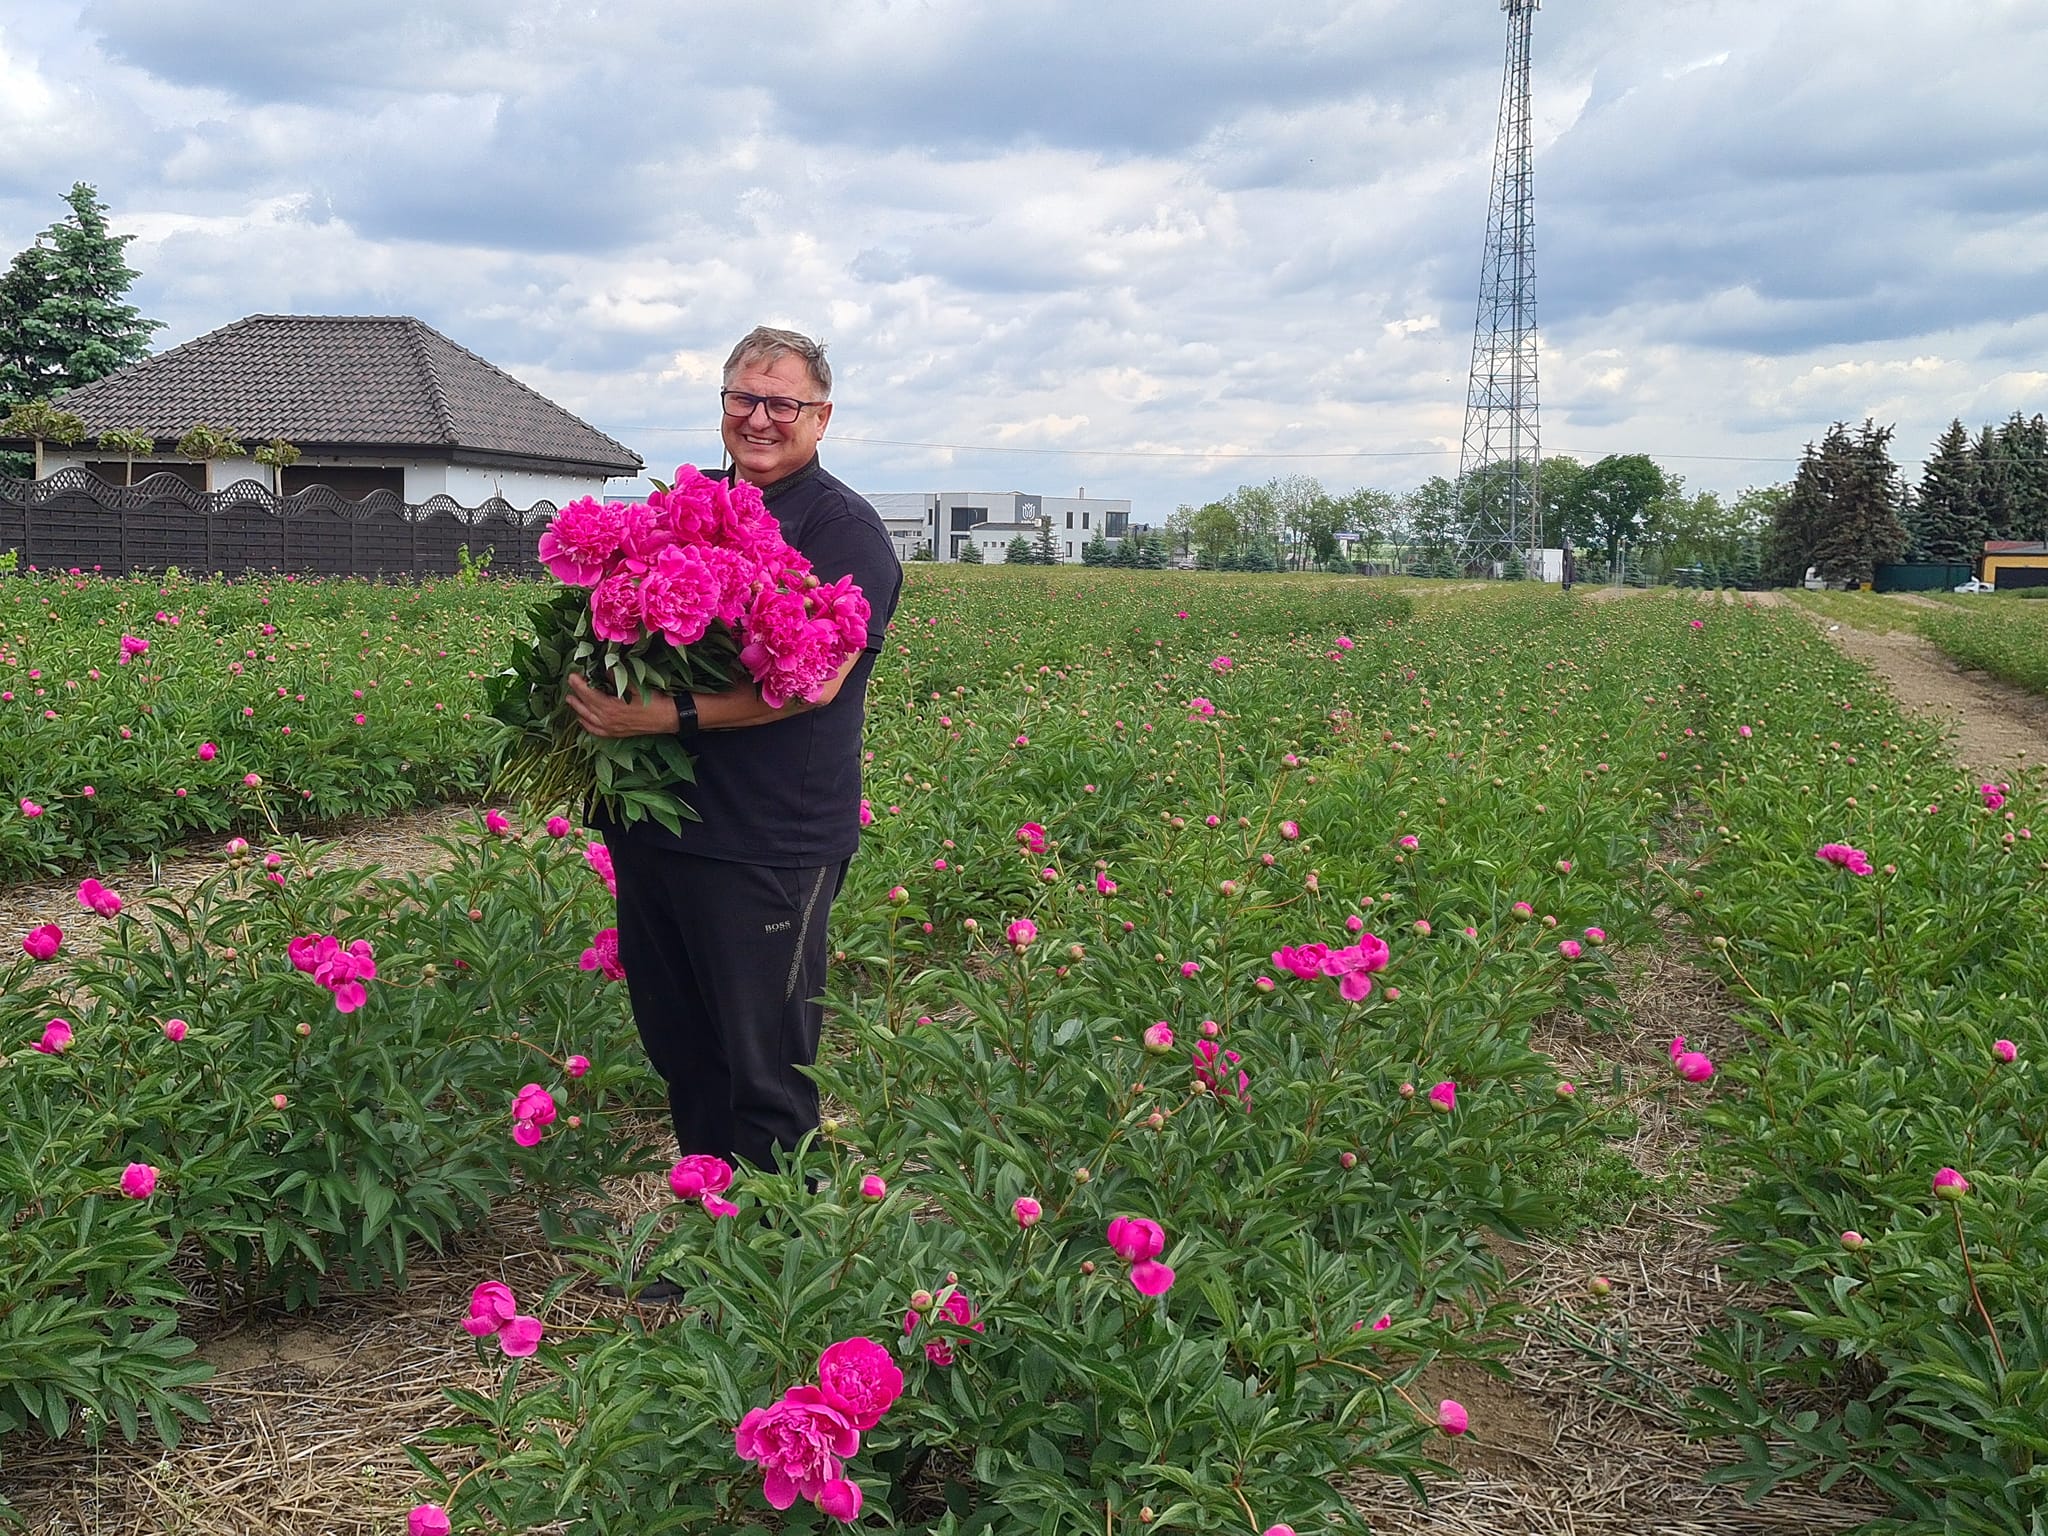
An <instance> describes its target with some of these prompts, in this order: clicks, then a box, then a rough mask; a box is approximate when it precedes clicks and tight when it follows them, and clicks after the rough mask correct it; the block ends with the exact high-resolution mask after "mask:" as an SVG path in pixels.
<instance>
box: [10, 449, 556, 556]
mask: <svg viewBox="0 0 2048 1536" xmlns="http://www.w3.org/2000/svg"><path fill="white" fill-rule="evenodd" d="M556 510H557V509H556V507H555V505H554V503H553V502H549V501H537V502H535V503H534V504H533V505H532V506H530V507H528V508H526V509H525V510H523V511H522V510H520V509H518V508H516V507H514V506H512V505H511V504H510V503H509V502H505V501H501V500H498V499H497V498H495V497H493V498H492V499H491V500H489V501H487V502H485V503H484V504H483V505H482V506H480V507H465V506H462V505H460V504H458V503H457V502H456V501H455V500H453V499H452V498H451V497H447V496H434V497H430V498H429V499H428V500H426V501H423V502H419V503H417V504H414V503H412V502H408V501H405V500H403V499H401V498H400V497H399V496H397V495H395V494H394V493H392V492H390V491H372V492H371V493H370V494H369V495H367V496H365V497H364V498H363V499H362V500H361V501H351V500H349V499H348V498H346V497H344V496H341V495H338V494H337V493H336V492H334V491H333V490H331V489H330V488H328V487H327V486H324V485H314V486H308V487H307V488H306V489H305V490H303V491H295V492H294V493H293V494H291V495H289V496H277V495H274V494H272V492H271V491H270V489H269V488H268V487H267V486H263V485H259V484H257V483H256V482H255V481H254V480H240V481H237V482H236V483H235V484H233V485H231V486H229V487H227V488H226V489H225V490H220V491H211V492H208V491H195V490H193V489H192V488H191V487H190V486H188V485H186V484H185V483H184V482H183V481H181V480H179V479H178V478H177V477H176V476H173V475H164V474H158V475H151V476H149V477H148V478H147V479H145V480H142V481H139V482H138V483H136V484H135V485H133V486H119V485H109V484H107V483H106V482H105V481H104V480H102V479H100V478H99V476H97V475H95V474H93V473H92V472H91V471H89V470H83V469H77V468H70V469H60V470H58V471H57V472H56V473H55V474H53V475H48V476H45V477H44V478H43V479H41V480H15V479H11V478H8V477H7V476H4V475H0V553H4V552H5V551H7V550H10V549H11V550H15V551H18V552H19V559H20V562H21V564H22V565H23V566H30V565H33V566H36V567H38V568H39V569H42V570H53V569H55V570H69V569H71V568H72V567H74V566H76V567H79V568H81V569H88V570H90V569H94V568H97V569H98V570H100V571H102V572H104V573H106V574H109V575H114V574H126V573H127V572H130V571H161V570H164V569H165V568H166V567H169V566H173V565H175V566H177V567H178V568H179V569H180V570H182V571H184V572H186V573H188V574H199V573H210V572H215V571H220V572H224V573H226V574H228V575H231V576H233V575H240V574H242V573H243V572H245V571H296V572H299V573H301V574H304V575H311V576H404V575H443V576H445V575H451V574H453V573H454V571H455V569H456V565H457V555H456V552H457V551H458V550H460V549H462V548H463V547H464V546H465V545H466V546H468V549H469V553H470V556H471V558H472V559H481V558H482V557H483V555H484V552H485V551H486V550H488V551H489V552H490V554H491V571H492V573H493V574H494V575H501V576H531V575H538V574H540V572H541V570H542V566H541V564H540V559H539V557H538V555H537V554H536V552H535V547H534V546H535V544H536V541H538V539H539V538H540V533H541V529H542V528H544V527H545V526H546V525H547V522H548V520H549V519H550V518H552V517H553V516H554V515H555V512H556Z"/></svg>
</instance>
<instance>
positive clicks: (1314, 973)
mask: <svg viewBox="0 0 2048 1536" xmlns="http://www.w3.org/2000/svg"><path fill="white" fill-rule="evenodd" d="M1329 958H1330V946H1329V945H1327V944H1289V945H1284V946H1282V947H1281V948H1279V949H1276V950H1274V951H1273V963H1274V964H1275V965H1276V966H1278V967H1279V968H1280V969H1281V970H1283V971H1286V972H1288V973H1289V974H1290V975H1294V976H1298V977H1300V978H1301V979H1302V980H1303V981H1311V980H1313V979H1315V978H1316V977H1318V976H1321V975H1323V974H1324V971H1323V966H1324V964H1325V963H1326V962H1327V961H1328V960H1329Z"/></svg>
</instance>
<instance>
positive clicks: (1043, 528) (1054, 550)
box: [1031, 517, 1060, 565]
mask: <svg viewBox="0 0 2048 1536" xmlns="http://www.w3.org/2000/svg"><path fill="white" fill-rule="evenodd" d="M1031 558H1032V559H1033V560H1035V561H1037V562H1038V564H1040V565H1058V564H1059V563H1060V552H1059V548H1058V546H1056V545H1055V544H1054V543H1053V541H1052V519H1051V518H1049V517H1041V518H1039V520H1038V542H1037V543H1036V544H1034V545H1033V546H1032V548H1031Z"/></svg>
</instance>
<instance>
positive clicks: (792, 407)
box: [718, 389, 827, 427]
mask: <svg viewBox="0 0 2048 1536" xmlns="http://www.w3.org/2000/svg"><path fill="white" fill-rule="evenodd" d="M718 398H719V399H720V400H722V401H724V402H725V414H726V415H728V416H731V417H733V418H734V419H736V420H739V421H745V420H746V419H747V418H748V417H749V416H751V415H753V414H754V407H755V406H757V405H758V406H762V407H764V408H765V409H766V410H767V412H768V419H769V420H770V421H776V422H780V423H782V425H784V426H785V427H786V426H788V425H789V424H790V423H791V422H792V421H795V420H796V419H797V417H799V416H801V415H802V414H803V413H804V407H806V406H810V405H824V404H826V403H827V402H825V401H823V400H792V399H790V397H789V396H788V395H750V394H748V393H747V392H746V391H745V390H743V389H721V390H720V391H719V392H718Z"/></svg>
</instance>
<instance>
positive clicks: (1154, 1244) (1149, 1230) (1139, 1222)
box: [1106, 1216, 1166, 1264]
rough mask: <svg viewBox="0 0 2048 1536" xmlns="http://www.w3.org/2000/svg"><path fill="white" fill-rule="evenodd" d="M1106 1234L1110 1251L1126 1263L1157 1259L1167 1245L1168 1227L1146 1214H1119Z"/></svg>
mask: <svg viewBox="0 0 2048 1536" xmlns="http://www.w3.org/2000/svg"><path fill="white" fill-rule="evenodd" d="M1106 1236H1107V1239H1108V1242H1109V1246H1110V1251H1111V1252H1113V1253H1115V1255H1116V1256H1117V1257H1118V1258H1120V1259H1122V1260H1123V1261H1124V1262H1125V1263H1126V1264H1136V1263H1138V1262H1139V1261H1141V1260H1143V1259H1156V1258H1158V1257H1159V1255H1160V1253H1161V1252H1162V1251H1164V1249H1165V1247H1166V1229H1165V1228H1164V1227H1162V1226H1160V1225H1159V1223H1158V1222H1156V1221H1153V1220H1152V1219H1151V1218H1149V1217H1146V1216H1118V1217H1116V1218H1115V1219H1114V1220H1112V1221H1111V1222H1110V1224H1109V1230H1108V1232H1107V1234H1106Z"/></svg>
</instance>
